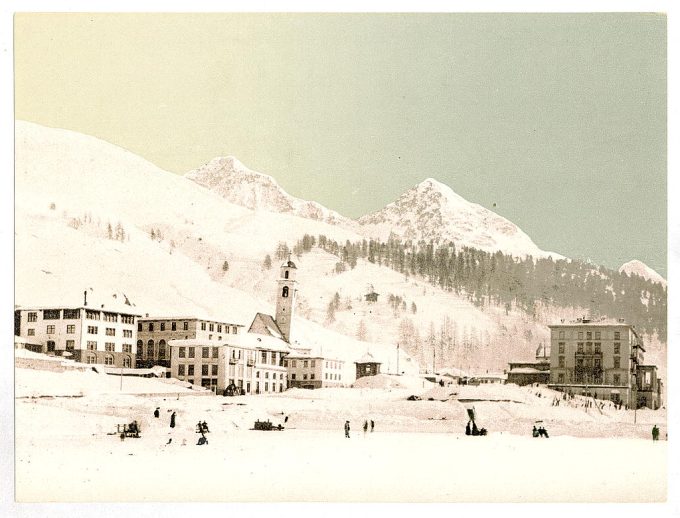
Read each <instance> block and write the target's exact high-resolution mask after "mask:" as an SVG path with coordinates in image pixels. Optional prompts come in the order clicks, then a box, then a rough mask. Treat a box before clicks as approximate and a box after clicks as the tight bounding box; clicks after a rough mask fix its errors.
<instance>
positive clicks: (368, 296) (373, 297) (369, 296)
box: [364, 290, 380, 302]
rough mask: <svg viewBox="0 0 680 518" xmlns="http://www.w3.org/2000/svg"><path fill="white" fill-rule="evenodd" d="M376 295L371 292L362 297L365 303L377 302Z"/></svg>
mask: <svg viewBox="0 0 680 518" xmlns="http://www.w3.org/2000/svg"><path fill="white" fill-rule="evenodd" d="M378 295H380V294H379V293H376V292H375V291H372V290H371V292H370V293H367V294H366V295H364V297H365V298H366V302H378Z"/></svg>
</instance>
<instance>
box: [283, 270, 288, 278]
mask: <svg viewBox="0 0 680 518" xmlns="http://www.w3.org/2000/svg"><path fill="white" fill-rule="evenodd" d="M283 278H284V279H287V278H288V270H286V271H285V272H283Z"/></svg>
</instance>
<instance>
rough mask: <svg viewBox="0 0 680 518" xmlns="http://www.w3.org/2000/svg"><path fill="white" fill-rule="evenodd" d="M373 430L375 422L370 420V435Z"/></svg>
mask: <svg viewBox="0 0 680 518" xmlns="http://www.w3.org/2000/svg"><path fill="white" fill-rule="evenodd" d="M373 428H375V422H374V421H373V419H371V433H373Z"/></svg>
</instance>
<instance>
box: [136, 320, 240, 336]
mask: <svg viewBox="0 0 680 518" xmlns="http://www.w3.org/2000/svg"><path fill="white" fill-rule="evenodd" d="M166 324H167V323H166V322H159V323H158V329H159V331H168V330H169V331H177V322H170V329H167V325H166ZM215 328H217V332H218V333H221V332H222V328H223V326H222V324H214V323H210V324H208V323H207V322H201V331H206V330H210V331H215ZM155 329H156V326H155V323H154V322H149V323H148V324H147V330H148V331H150V332H153V331H154V330H155ZM137 330H138V331H144V323H143V322H138V323H137ZM182 330H183V331H188V330H189V322H182ZM224 332H225V333H226V334H230V333H231V334H238V327H237V326H230V325H228V324H224Z"/></svg>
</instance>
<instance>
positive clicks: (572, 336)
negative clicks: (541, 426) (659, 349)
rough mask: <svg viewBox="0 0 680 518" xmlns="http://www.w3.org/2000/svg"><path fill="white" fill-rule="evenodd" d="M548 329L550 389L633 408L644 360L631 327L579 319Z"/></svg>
mask: <svg viewBox="0 0 680 518" xmlns="http://www.w3.org/2000/svg"><path fill="white" fill-rule="evenodd" d="M548 327H549V328H550V335H551V336H550V383H549V385H548V386H549V387H550V388H554V389H557V390H561V391H565V392H569V393H572V394H582V395H587V396H594V397H597V398H600V399H610V400H612V401H617V402H618V401H620V402H622V403H623V404H625V405H630V406H632V402H633V401H635V400H636V398H637V387H638V383H639V381H640V380H639V379H638V377H639V374H640V373H641V372H642V363H643V361H644V358H643V354H642V353H644V347H643V343H642V339H641V338H640V336H639V335H638V333H637V332H636V331H635V328H634V327H633V326H632V325H630V324H627V323H625V321H624V320H623V319H619V320H618V321H607V320H604V319H602V320H597V321H594V320H590V319H587V318H580V319H577V320H576V321H573V322H568V323H565V322H564V321H563V322H561V323H560V324H556V325H551V326H548ZM654 369H655V368H654ZM654 379H655V380H656V377H655V376H654ZM648 403H650V402H647V401H646V402H645V405H647V404H648Z"/></svg>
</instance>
